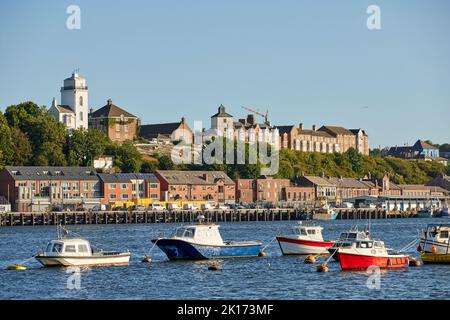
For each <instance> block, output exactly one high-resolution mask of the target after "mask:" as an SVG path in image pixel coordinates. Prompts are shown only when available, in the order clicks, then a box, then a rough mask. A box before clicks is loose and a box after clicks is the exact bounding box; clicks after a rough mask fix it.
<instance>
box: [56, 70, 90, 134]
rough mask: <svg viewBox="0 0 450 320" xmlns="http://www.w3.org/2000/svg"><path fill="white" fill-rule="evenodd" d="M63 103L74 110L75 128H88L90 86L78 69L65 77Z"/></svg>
mask: <svg viewBox="0 0 450 320" xmlns="http://www.w3.org/2000/svg"><path fill="white" fill-rule="evenodd" d="M61 105H62V106H65V107H68V108H70V110H72V111H73V118H74V120H75V121H74V122H75V123H73V124H72V126H73V128H75V129H78V128H83V129H88V110H89V101H88V87H87V86H86V79H84V78H82V77H81V76H80V75H79V74H78V72H77V71H74V72H73V73H72V76H71V77H69V78H67V79H64V86H63V87H61Z"/></svg>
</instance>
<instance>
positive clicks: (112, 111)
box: [91, 99, 137, 118]
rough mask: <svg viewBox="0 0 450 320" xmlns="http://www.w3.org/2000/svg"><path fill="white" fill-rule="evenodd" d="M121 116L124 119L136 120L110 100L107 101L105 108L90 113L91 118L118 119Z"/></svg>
mask: <svg viewBox="0 0 450 320" xmlns="http://www.w3.org/2000/svg"><path fill="white" fill-rule="evenodd" d="M122 115H123V116H124V117H126V118H137V117H136V116H135V115H132V114H131V113H129V112H128V111H125V110H123V109H122V108H120V107H118V106H116V105H115V104H113V103H112V100H111V99H108V103H107V104H106V105H105V106H103V107H101V108H100V109H98V110H97V111H95V112H93V113H91V117H93V118H119V117H121V116H122Z"/></svg>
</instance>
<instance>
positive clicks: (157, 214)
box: [0, 208, 415, 227]
mask: <svg viewBox="0 0 450 320" xmlns="http://www.w3.org/2000/svg"><path fill="white" fill-rule="evenodd" d="M335 210H336V211H338V216H337V220H357V219H392V218H409V217H414V216H415V213H414V212H400V211H392V212H387V211H386V210H384V209H353V208H351V209H341V208H338V209H335ZM200 213H201V214H203V215H204V216H205V219H206V221H210V222H217V223H219V222H243V221H290V220H304V218H305V216H309V217H312V218H314V211H311V210H309V211H305V210H300V209H290V208H282V209H235V210H205V211H192V210H163V211H162V210H153V211H94V212H75V211H74V212H12V213H2V214H0V226H2V227H6V226H46V225H57V224H62V225H89V224H128V223H193V222H196V221H197V216H198V215H199V214H200Z"/></svg>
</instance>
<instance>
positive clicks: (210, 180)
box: [156, 170, 234, 185]
mask: <svg viewBox="0 0 450 320" xmlns="http://www.w3.org/2000/svg"><path fill="white" fill-rule="evenodd" d="M156 172H157V174H159V175H160V176H161V177H162V178H163V179H164V180H166V181H167V182H168V183H169V184H187V185H211V184H216V183H217V180H219V179H223V180H224V183H225V184H228V185H234V182H233V180H231V178H230V177H228V176H227V174H226V173H225V172H223V171H178V170H158V171H156ZM205 175H206V179H205Z"/></svg>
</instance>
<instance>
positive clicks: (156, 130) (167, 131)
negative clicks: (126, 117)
mask: <svg viewBox="0 0 450 320" xmlns="http://www.w3.org/2000/svg"><path fill="white" fill-rule="evenodd" d="M180 125H181V122H171V123H157V124H145V125H142V126H141V128H140V131H139V135H140V136H141V137H144V138H147V139H151V138H157V137H158V136H159V135H167V136H170V135H171V134H172V133H173V132H174V131H175V130H177V129H178V128H179V127H180Z"/></svg>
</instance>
